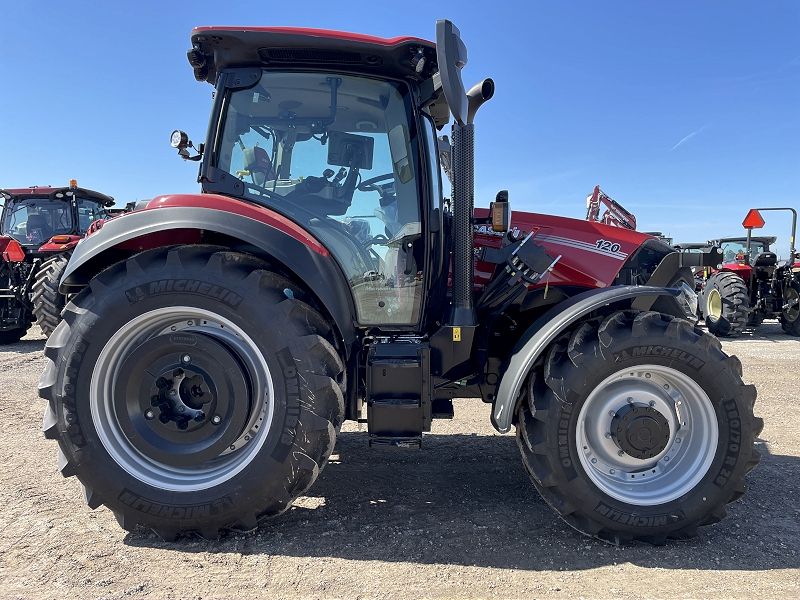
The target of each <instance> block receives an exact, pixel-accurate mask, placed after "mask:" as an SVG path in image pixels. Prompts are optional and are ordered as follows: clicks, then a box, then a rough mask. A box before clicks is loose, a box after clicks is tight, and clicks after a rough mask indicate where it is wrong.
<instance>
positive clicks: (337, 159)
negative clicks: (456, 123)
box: [173, 28, 449, 330]
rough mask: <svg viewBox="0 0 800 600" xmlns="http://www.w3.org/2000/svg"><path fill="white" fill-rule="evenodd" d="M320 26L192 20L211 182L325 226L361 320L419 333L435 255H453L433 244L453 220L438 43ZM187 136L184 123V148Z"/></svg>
mask: <svg viewBox="0 0 800 600" xmlns="http://www.w3.org/2000/svg"><path fill="white" fill-rule="evenodd" d="M310 33H313V32H309V31H307V30H302V29H282V28H251V29H248V30H246V31H242V30H231V29H225V28H213V29H212V28H198V29H195V30H194V31H193V34H192V44H193V49H192V50H190V51H189V53H188V54H189V61H190V63H192V65H193V66H194V67H195V76H196V77H197V78H198V79H199V80H207V81H209V82H210V83H215V87H216V101H215V108H214V112H215V114H214V115H213V116H212V119H211V126H210V130H209V136H208V140H207V142H206V144H204V145H203V146H202V147H201V148H202V150H203V151H204V156H203V157H202V166H201V170H200V182H201V183H202V186H203V191H204V192H212V193H220V194H224V195H233V196H238V197H242V198H243V199H246V200H249V201H251V202H256V203H258V204H261V205H264V206H267V207H269V208H271V209H274V210H276V211H278V212H279V213H281V214H283V215H286V216H287V217H289V218H290V219H291V220H292V221H294V222H295V223H297V224H299V225H301V226H302V227H303V228H304V229H305V230H307V231H309V232H310V233H312V234H313V235H314V236H316V237H318V239H319V240H320V241H321V242H322V244H323V245H324V246H326V247H327V248H329V249H330V251H331V252H332V253H333V255H334V256H335V258H336V260H337V262H338V263H339V265H340V266H341V268H342V269H343V271H344V272H345V275H346V278H347V281H348V285H349V286H350V289H351V292H352V297H353V302H354V305H355V312H356V318H357V321H358V323H359V324H361V325H365V326H368V325H378V326H382V327H384V328H389V329H396V328H399V327H402V328H404V329H409V328H411V329H414V330H418V329H419V328H420V327H422V326H423V324H422V323H421V321H422V319H421V315H422V314H423V313H424V306H425V300H426V297H427V294H426V293H425V290H426V289H427V288H429V287H430V286H431V283H432V280H433V279H434V271H435V270H436V266H434V265H433V263H434V262H435V261H436V259H437V256H438V260H439V264H438V268H439V269H441V264H442V253H441V252H439V253H438V255H437V254H436V253H434V252H432V250H433V249H432V248H431V247H430V244H429V243H427V240H429V239H430V235H428V234H430V233H431V232H434V231H439V230H440V226H439V225H440V223H439V221H440V219H441V215H440V214H439V213H438V212H437V209H440V204H441V202H442V193H441V178H440V172H439V168H438V164H437V161H436V157H437V156H438V142H437V138H436V134H435V132H436V129H437V126H438V127H441V126H442V125H444V123H445V122H446V121H447V119H448V117H449V113H448V112H447V106H446V105H445V106H444V112H443V111H442V108H441V107H439V108H435V107H433V108H432V105H433V104H434V103H435V102H434V101H436V100H437V99H438V97H439V94H437V93H433V92H432V89H433V88H432V86H431V81H430V80H431V76H432V72H433V71H434V70H435V67H436V49H435V46H434V45H433V44H432V43H430V42H427V41H424V40H418V39H415V38H395V39H391V40H385V39H380V38H371V37H369V36H359V35H353V34H337V37H336V39H335V40H333V42H334V43H333V45H334V46H335V48H331V42H332V40H331V39H330V38H327V39H326V38H322V37H315V36H313V35H310ZM219 39H223V40H224V42H223V45H224V46H225V49H224V51H222V48H221V47H220V45H219V44H218V42H217V41H215V40H219ZM317 46H319V47H317ZM328 63H329V64H330V65H331V66H333V65H336V66H335V69H334V68H331V69H330V70H329V69H326V68H325V67H326V64H328ZM233 65H250V66H247V67H241V66H236V67H234V66H233ZM343 65H344V69H343V68H342V66H343ZM426 83H427V89H426V90H423V88H425V87H426V86H425V84H426ZM425 94H427V96H426V97H425V99H426V100H427V102H424V101H422V100H423V96H425ZM431 96H432V98H431ZM440 104H441V103H440ZM437 119H438V122H437ZM187 140H188V137H187V136H186V135H185V134H182V132H180V131H177V132H175V134H173V145H174V146H176V147H178V149H179V152H187V151H186V150H185V148H186V147H187V146H188V144H190V143H191V142H187ZM182 146H183V147H182ZM187 153H188V152H187ZM426 157H433V160H432V161H431V160H428V159H426ZM196 158H200V157H199V156H198V157H196ZM365 274H369V276H366V275H365ZM439 317H441V314H440V315H439Z"/></svg>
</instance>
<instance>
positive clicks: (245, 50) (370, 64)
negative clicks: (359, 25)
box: [187, 27, 436, 85]
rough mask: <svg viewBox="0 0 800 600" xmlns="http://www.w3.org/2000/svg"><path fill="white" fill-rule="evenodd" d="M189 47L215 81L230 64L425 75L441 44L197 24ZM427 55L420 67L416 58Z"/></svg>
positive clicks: (201, 72) (203, 77) (201, 73)
mask: <svg viewBox="0 0 800 600" xmlns="http://www.w3.org/2000/svg"><path fill="white" fill-rule="evenodd" d="M191 40H192V49H191V50H189V51H188V52H187V56H188V58H189V63H190V64H191V65H192V67H193V68H194V72H195V78H196V79H197V80H198V81H207V82H209V83H211V84H212V85H213V84H214V83H215V82H216V79H217V74H218V73H219V72H220V71H221V70H222V69H225V68H228V67H254V66H260V67H263V68H267V69H270V68H271V69H275V70H279V69H281V70H286V69H302V70H310V69H315V70H316V69H323V70H328V69H330V70H337V71H339V70H343V71H347V72H356V73H375V74H380V75H382V76H387V77H393V78H401V79H407V78H411V79H415V80H417V81H423V80H425V79H428V78H430V77H431V75H432V74H433V72H435V71H436V65H435V63H436V45H435V44H434V43H433V42H430V41H427V40H423V39H420V38H415V37H395V38H380V37H374V36H370V35H362V34H357V33H348V32H344V31H332V30H327V29H304V28H295V27H196V28H195V29H193V30H192V34H191ZM419 53H422V55H423V56H424V57H425V63H424V68H422V69H421V70H420V72H419V73H418V72H417V71H416V69H415V68H414V66H413V65H412V59H413V58H414V57H415V56H417V55H418V54H419Z"/></svg>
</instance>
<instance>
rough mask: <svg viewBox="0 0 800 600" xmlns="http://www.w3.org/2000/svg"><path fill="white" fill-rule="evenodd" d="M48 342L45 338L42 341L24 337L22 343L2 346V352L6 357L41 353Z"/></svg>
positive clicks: (0, 350)
mask: <svg viewBox="0 0 800 600" xmlns="http://www.w3.org/2000/svg"><path fill="white" fill-rule="evenodd" d="M46 341H47V340H46V339H44V337H42V338H41V339H28V338H27V337H24V338H22V339H21V340H20V341H18V342H15V343H13V344H0V352H2V353H3V354H4V355H6V356H8V355H11V356H13V355H15V354H17V355H20V354H32V353H34V352H41V351H42V350H44V344H45V342H46Z"/></svg>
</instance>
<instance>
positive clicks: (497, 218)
mask: <svg viewBox="0 0 800 600" xmlns="http://www.w3.org/2000/svg"><path fill="white" fill-rule="evenodd" d="M489 218H490V219H491V220H492V231H498V232H500V233H505V232H506V231H508V230H509V229H511V204H509V202H508V190H501V191H499V192H497V197H496V198H495V201H494V202H491V203H490V204H489Z"/></svg>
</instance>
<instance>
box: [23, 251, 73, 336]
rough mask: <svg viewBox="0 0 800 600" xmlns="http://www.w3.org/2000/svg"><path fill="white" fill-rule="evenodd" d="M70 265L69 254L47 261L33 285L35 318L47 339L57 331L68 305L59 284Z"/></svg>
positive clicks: (32, 298) (37, 274)
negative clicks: (62, 312) (68, 264)
mask: <svg viewBox="0 0 800 600" xmlns="http://www.w3.org/2000/svg"><path fill="white" fill-rule="evenodd" d="M67 263H69V255H68V254H59V255H58V256H54V257H52V258H49V259H47V260H46V261H44V262H43V263H42V265H41V266H40V267H39V272H38V273H36V280H35V281H34V283H33V295H32V296H31V301H32V302H33V316H34V317H36V324H37V325H38V326H39V327H41V329H42V333H43V334H44V335H45V336H46V337H50V335H51V334H52V333H53V331H55V328H56V327H58V324H59V323H60V322H61V311H62V310H64V306H65V305H66V303H67V298H66V296H64V294H62V293H60V292H59V291H58V284H59V282H60V281H61V276H62V275H63V274H64V269H66V268H67Z"/></svg>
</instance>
